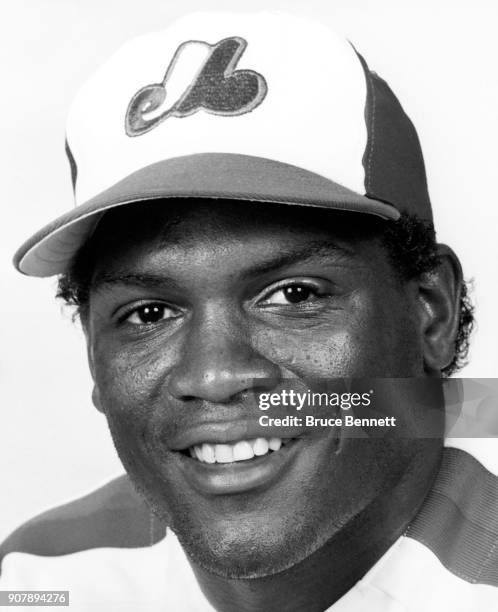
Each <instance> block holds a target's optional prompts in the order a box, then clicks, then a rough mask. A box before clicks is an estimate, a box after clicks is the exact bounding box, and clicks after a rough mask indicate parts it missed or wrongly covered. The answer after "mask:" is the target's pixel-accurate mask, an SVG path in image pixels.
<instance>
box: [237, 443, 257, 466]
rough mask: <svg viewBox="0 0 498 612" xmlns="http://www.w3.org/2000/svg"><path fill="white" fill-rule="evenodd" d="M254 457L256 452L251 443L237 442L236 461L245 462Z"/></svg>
mask: <svg viewBox="0 0 498 612" xmlns="http://www.w3.org/2000/svg"><path fill="white" fill-rule="evenodd" d="M253 457H254V451H253V449H252V445H251V443H250V442H246V441H245V440H242V441H241V442H237V444H235V445H234V447H233V460H234V461H245V460H247V459H252V458H253Z"/></svg>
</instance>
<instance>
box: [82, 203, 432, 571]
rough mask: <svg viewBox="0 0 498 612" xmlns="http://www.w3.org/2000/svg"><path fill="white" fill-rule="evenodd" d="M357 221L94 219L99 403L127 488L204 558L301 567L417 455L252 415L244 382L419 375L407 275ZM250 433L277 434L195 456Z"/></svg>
mask: <svg viewBox="0 0 498 612" xmlns="http://www.w3.org/2000/svg"><path fill="white" fill-rule="evenodd" d="M357 220H358V218H357V216H356V215H355V214H353V213H350V214H346V215H340V214H337V213H336V214H333V213H332V214H329V215H328V216H326V215H325V214H324V213H323V212H320V211H314V210H313V209H307V210H306V213H305V214H303V209H300V208H298V207H290V206H268V205H261V204H260V205H258V204H253V205H251V204H244V203H219V202H218V203H213V204H205V203H198V204H197V205H191V204H186V203H184V204H181V205H176V206H175V205H163V206H158V205H156V204H144V205H141V207H135V208H131V209H130V210H129V211H127V212H122V213H119V214H114V218H113V222H112V223H111V222H110V221H109V220H107V221H106V219H105V218H104V220H103V221H102V223H101V226H100V228H99V229H98V230H97V234H96V236H95V239H94V243H95V246H94V248H95V258H96V262H97V263H96V265H95V269H94V273H93V285H92V288H91V291H90V300H89V310H88V315H87V319H86V323H85V327H86V332H87V337H88V343H89V354H90V360H91V364H92V371H93V375H94V379H95V389H96V390H95V398H96V403H97V405H98V406H99V407H100V408H101V409H102V410H103V412H104V413H105V415H106V417H107V419H108V422H109V426H110V429H111V433H112V436H113V439H114V442H115V445H116V448H117V450H118V453H119V455H120V458H121V460H122V462H123V464H124V466H125V468H126V470H127V471H128V473H129V474H130V477H131V478H132V480H133V481H134V483H135V484H136V486H137V487H138V488H139V489H140V490H141V491H142V492H143V493H144V495H145V496H146V498H147V500H148V501H149V503H150V504H151V505H152V507H153V508H154V509H155V511H156V512H157V513H158V514H159V515H161V516H162V517H163V518H165V519H166V520H167V522H168V524H169V525H170V526H171V527H172V528H173V529H174V530H175V531H176V532H177V534H178V536H179V538H180V540H181V541H182V543H183V545H184V547H185V548H186V550H187V551H188V552H189V554H190V555H191V556H192V557H193V558H194V560H196V561H197V562H198V563H200V564H201V565H202V566H204V567H205V568H207V569H208V570H210V571H213V572H215V573H219V574H228V575H234V576H239V577H244V576H245V577H249V576H257V575H264V574H268V573H272V572H276V571H279V570H281V569H284V568H285V567H288V566H290V565H292V564H294V563H296V562H298V561H299V560H301V559H303V558H305V557H306V556H307V555H309V554H310V553H311V552H312V551H314V550H316V549H317V548H318V547H319V546H320V545H322V544H323V543H324V542H325V541H326V540H328V539H329V538H331V537H332V536H333V535H334V534H336V533H337V532H338V530H340V529H341V528H343V526H344V525H346V524H347V523H348V522H349V521H350V520H351V519H352V518H353V517H355V516H356V515H358V514H359V513H360V512H361V511H362V510H364V509H365V508H366V507H367V506H368V505H369V504H371V503H372V502H374V501H375V500H376V499H377V498H378V497H379V496H381V495H384V494H385V493H386V492H387V491H389V490H391V489H392V488H393V487H394V486H395V485H396V483H397V482H398V481H399V479H400V477H401V475H402V474H403V472H404V471H405V470H407V469H408V466H409V464H410V462H411V461H412V460H413V456H414V454H416V453H419V452H422V449H421V448H419V446H417V445H416V444H414V443H413V441H412V442H410V441H408V440H402V439H394V438H389V436H388V437H387V438H384V439H369V440H361V439H345V440H340V441H339V439H338V433H337V431H336V430H334V428H324V429H313V428H308V429H307V428H295V427H294V428H276V429H275V428H274V429H268V430H265V431H264V430H263V429H262V428H261V427H260V426H259V425H258V419H259V417H260V416H261V415H262V414H263V413H262V412H261V411H260V410H259V408H258V403H257V397H256V392H257V391H265V392H271V391H274V390H278V389H282V388H283V386H284V381H285V380H289V379H291V383H292V387H293V388H294V389H301V390H306V389H308V388H309V385H310V381H313V380H316V379H322V380H323V379H331V378H336V377H346V378H353V377H365V376H368V377H414V376H423V375H424V369H423V356H422V349H421V344H422V343H421V340H420V335H419V331H418V328H419V325H418V315H417V298H416V288H415V287H414V286H413V285H412V284H411V283H401V282H399V281H398V280H397V278H396V275H395V274H394V272H393V269H392V267H391V265H390V263H389V261H388V259H387V256H386V253H385V251H384V249H383V247H382V246H381V245H380V244H379V242H378V241H377V240H376V239H375V237H374V236H372V235H369V234H368V232H365V231H362V232H356V230H355V228H354V226H355V225H357ZM407 403H408V411H409V401H408V402H407ZM403 409H404V410H406V409H407V408H406V406H403ZM265 414H269V416H271V414H270V411H269V412H268V413H265ZM328 416H332V415H328ZM261 437H262V438H266V439H270V438H281V439H283V445H282V446H281V447H280V448H279V449H278V450H275V451H273V452H268V453H266V454H262V455H261V456H256V457H253V458H252V459H248V460H244V461H243V460H240V461H229V462H228V463H209V462H207V461H206V460H207V459H209V453H210V452H211V450H214V452H215V455H216V453H217V452H218V450H219V449H217V447H216V446H215V445H216V444H217V443H218V444H226V445H228V446H229V447H230V448H232V447H233V445H235V444H236V443H237V442H239V443H240V442H241V441H245V442H248V443H249V445H250V448H252V450H253V451H254V446H253V442H254V440H255V439H256V438H261ZM204 444H209V445H211V446H210V447H206V446H203V445H204ZM260 444H261V443H260ZM272 445H273V447H274V448H277V447H278V446H279V442H275V441H273V443H272ZM194 447H199V448H201V450H202V452H201V459H202V460H199V459H198V458H196V457H192V456H191V450H192V452H195V451H194ZM247 448H248V447H247V444H242V445H239V450H240V451H241V452H242V450H245V452H247ZM265 448H266V447H265V444H264V443H263V445H262V449H263V450H262V451H260V452H263V451H264V450H265ZM210 449H211V450H210ZM222 450H224V452H225V451H227V448H224V449H222ZM232 451H233V448H232V450H230V449H229V450H228V451H227V452H232ZM220 452H221V451H220ZM203 453H204V454H203ZM205 453H207V454H205ZM222 454H223V453H222ZM220 456H221V455H220Z"/></svg>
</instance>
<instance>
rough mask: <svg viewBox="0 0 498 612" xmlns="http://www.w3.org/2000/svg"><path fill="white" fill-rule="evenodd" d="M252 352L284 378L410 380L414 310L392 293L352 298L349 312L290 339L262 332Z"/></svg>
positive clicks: (415, 370) (415, 369) (415, 355)
mask: <svg viewBox="0 0 498 612" xmlns="http://www.w3.org/2000/svg"><path fill="white" fill-rule="evenodd" d="M253 342H254V345H255V348H256V350H257V351H258V352H259V353H260V354H262V355H264V356H265V357H266V358H267V359H268V360H270V361H272V362H273V363H275V364H277V365H278V366H279V367H280V369H281V371H282V374H283V376H284V377H288V378H293V377H295V376H298V377H303V378H304V377H305V378H313V377H315V378H324V377H325V378H327V377H341V376H348V377H350V376H357V377H362V376H367V377H372V376H374V377H388V376H413V375H417V374H419V373H421V370H420V364H421V352H420V343H419V340H418V336H417V328H416V323H415V321H414V317H413V314H412V305H411V303H409V301H408V300H407V299H404V298H403V296H400V295H399V294H398V292H396V291H395V290H394V289H390V288H389V287H386V289H385V291H384V292H383V294H382V293H381V292H377V291H373V290H372V291H370V292H364V293H361V294H360V292H357V293H355V294H354V295H352V296H351V300H350V304H349V306H348V309H347V310H344V311H341V312H333V313H331V316H330V317H329V320H325V321H323V322H322V323H321V324H320V325H315V326H312V327H310V328H309V329H304V330H300V331H299V332H296V331H294V330H293V332H292V333H291V334H289V332H288V331H287V330H282V329H261V330H258V331H256V333H255V334H254V339H253Z"/></svg>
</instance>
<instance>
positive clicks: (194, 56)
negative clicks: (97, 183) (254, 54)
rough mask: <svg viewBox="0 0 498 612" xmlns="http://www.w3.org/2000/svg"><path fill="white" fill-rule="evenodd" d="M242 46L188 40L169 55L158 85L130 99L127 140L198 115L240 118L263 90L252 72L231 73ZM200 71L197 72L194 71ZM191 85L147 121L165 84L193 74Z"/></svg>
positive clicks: (244, 44) (241, 42) (242, 42)
mask: <svg viewBox="0 0 498 612" xmlns="http://www.w3.org/2000/svg"><path fill="white" fill-rule="evenodd" d="M246 47H247V42H246V41H245V40H244V39H243V38H241V37H239V36H233V37H230V38H225V39H223V40H220V41H219V42H217V43H216V44H214V45H210V44H209V43H207V42H204V41H197V40H189V41H187V42H184V43H182V44H181V45H180V46H179V47H178V48H177V50H176V51H175V53H174V55H173V58H172V59H171V61H170V63H169V66H168V68H167V70H166V74H165V76H164V79H163V81H162V83H154V84H152V85H146V86H145V87H142V89H140V90H139V91H137V93H136V94H135V95H134V96H133V98H132V99H131V101H130V103H129V105H128V109H127V111H126V119H125V129H126V133H127V134H128V136H140V135H141V134H145V133H146V132H148V131H149V130H152V129H153V128H154V127H156V126H157V125H159V123H161V122H163V121H164V120H165V119H167V118H168V117H188V116H189V115H192V114H193V113H196V112H198V111H200V110H204V111H206V112H208V113H212V114H214V115H224V116H229V117H231V116H235V115H243V114H244V113H248V112H250V111H252V110H253V109H254V108H256V107H257V106H258V105H259V104H261V102H262V101H263V99H264V97H265V96H266V92H267V90H268V87H267V84H266V81H265V79H264V77H263V76H262V75H261V74H259V73H258V72H255V71H254V70H236V66H237V63H238V61H239V59H240V57H241V56H242V54H243V53H244V50H245V48H246ZM199 66H200V68H199ZM196 69H197V74H194V77H193V79H192V80H191V81H190V82H189V83H188V85H187V87H186V88H185V89H184V91H183V92H182V93H181V95H180V97H179V98H177V99H176V100H175V101H174V102H173V104H172V105H171V106H170V107H168V108H166V109H165V110H163V111H162V112H160V113H159V114H156V115H152V113H154V111H157V110H158V109H160V108H161V107H162V105H163V104H164V102H165V101H166V98H167V87H166V86H167V84H168V82H169V81H170V79H174V78H176V79H177V80H182V77H183V78H185V76H188V74H189V72H190V73H191V72H192V71H195V70H196Z"/></svg>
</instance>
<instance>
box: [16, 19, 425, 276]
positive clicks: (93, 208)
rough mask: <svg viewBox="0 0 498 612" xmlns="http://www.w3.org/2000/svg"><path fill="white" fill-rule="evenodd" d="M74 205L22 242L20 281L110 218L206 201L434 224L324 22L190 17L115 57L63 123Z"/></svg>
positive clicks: (383, 96) (413, 148) (370, 77)
mask: <svg viewBox="0 0 498 612" xmlns="http://www.w3.org/2000/svg"><path fill="white" fill-rule="evenodd" d="M66 139H67V140H66V153H67V155H68V158H69V162H70V166H71V175H72V181H73V187H74V200H75V202H74V203H75V206H74V208H72V209H71V210H70V211H69V212H68V213H66V214H64V215H62V216H60V217H59V218H57V219H56V220H55V221H52V222H51V223H49V224H48V225H46V226H45V227H43V228H42V229H41V230H40V231H39V232H37V233H36V234H35V235H34V236H32V237H31V238H30V239H29V240H27V241H26V242H25V243H24V244H23V245H22V246H21V247H20V248H19V250H18V251H17V253H16V255H15V257H14V264H15V266H16V267H17V269H18V270H20V271H21V272H23V273H24V274H28V275H32V276H50V275H53V274H59V273H63V272H65V271H67V270H68V268H69V267H70V265H71V261H72V259H73V257H74V256H75V254H76V253H77V251H78V250H79V248H80V247H81V246H82V245H83V244H84V243H85V241H86V240H87V239H88V237H89V236H90V235H91V234H92V232H93V231H94V230H95V227H96V225H97V224H98V222H99V220H100V219H101V218H102V216H103V215H104V214H105V212H106V211H107V210H109V209H111V208H115V207H117V206H123V205H126V204H129V203H134V202H143V203H144V206H146V203H147V201H151V200H157V199H165V203H166V205H167V199H168V198H202V199H205V198H208V199H209V198H212V199H213V200H215V199H235V200H240V201H241V205H243V203H244V201H255V202H272V203H282V204H294V205H302V206H315V207H322V208H330V209H337V210H343V211H344V210H347V211H355V212H361V213H366V214H372V215H377V216H379V217H382V218H385V219H394V220H395V219H397V218H399V215H400V213H402V212H407V213H410V214H417V215H418V216H419V217H421V218H422V219H431V218H432V213H431V205H430V201H429V195H428V192H427V182H426V176H425V169H424V162H423V157H422V152H421V148H420V144H419V140H418V137H417V134H416V131H415V128H414V127H413V124H412V123H411V121H410V119H409V118H408V117H407V115H406V114H405V112H404V111H403V109H402V107H401V105H400V103H399V102H398V100H397V99H396V97H395V96H394V94H393V93H392V91H391V89H390V88H389V86H388V85H387V84H386V82H385V81H383V80H382V79H381V78H380V77H379V76H378V75H377V74H376V73H374V72H372V71H371V70H369V68H368V66H367V64H366V62H365V60H364V59H363V58H362V57H361V56H360V55H359V54H358V53H357V52H356V50H355V49H354V47H353V46H352V45H351V43H349V42H348V41H347V40H344V39H343V38H341V37H339V36H337V35H336V34H335V33H334V32H333V31H332V30H330V29H329V28H328V27H327V26H325V25H324V24H322V23H319V22H315V21H313V20H310V19H308V18H303V17H298V16H295V15H290V14H282V13H275V12H258V13H253V14H229V13H223V14H220V13H196V14H192V15H188V16H186V17H183V18H181V19H179V20H178V21H176V22H174V23H172V24H170V26H169V27H168V28H167V29H165V30H163V31H157V32H152V33H150V34H146V35H143V36H140V37H139V38H137V39H135V40H132V41H131V42H129V43H127V44H125V45H124V46H123V47H122V48H121V49H120V50H118V51H117V52H116V53H115V54H114V55H113V56H112V57H111V58H110V59H109V60H108V61H107V62H106V63H105V64H104V65H103V66H102V67H101V68H100V69H99V70H98V71H97V72H96V73H95V74H94V75H93V76H92V77H91V78H90V79H89V80H88V82H87V83H86V84H85V85H84V86H83V87H82V89H81V90H80V91H79V93H78V94H77V96H76V98H75V101H74V103H73V105H72V107H71V110H70V112H69V117H68V122H67V128H66Z"/></svg>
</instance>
